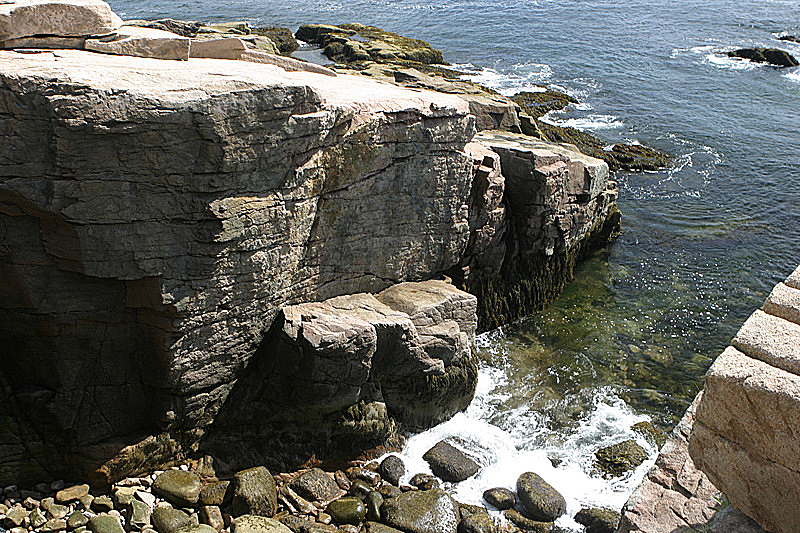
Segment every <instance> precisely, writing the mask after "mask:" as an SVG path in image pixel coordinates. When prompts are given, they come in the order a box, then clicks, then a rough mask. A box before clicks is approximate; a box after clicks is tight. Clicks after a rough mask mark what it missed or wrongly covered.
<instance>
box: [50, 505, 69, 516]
mask: <svg viewBox="0 0 800 533" xmlns="http://www.w3.org/2000/svg"><path fill="white" fill-rule="evenodd" d="M67 513H69V507H67V506H65V505H60V504H57V503H54V504H53V505H51V506H50V507H48V508H47V516H49V517H50V518H64V517H66V516H67Z"/></svg>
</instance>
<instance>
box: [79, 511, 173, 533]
mask: <svg viewBox="0 0 800 533" xmlns="http://www.w3.org/2000/svg"><path fill="white" fill-rule="evenodd" d="M88 527H89V530H90V531H92V532H93V533H125V530H124V529H123V528H122V524H121V523H120V521H119V518H118V517H116V516H113V515H110V514H99V515H97V516H93V517H92V518H90V519H89V523H88ZM159 533H174V531H167V530H164V531H162V530H159Z"/></svg>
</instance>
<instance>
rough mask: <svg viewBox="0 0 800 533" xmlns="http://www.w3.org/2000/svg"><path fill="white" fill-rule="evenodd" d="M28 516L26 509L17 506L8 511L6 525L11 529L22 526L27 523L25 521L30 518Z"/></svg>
mask: <svg viewBox="0 0 800 533" xmlns="http://www.w3.org/2000/svg"><path fill="white" fill-rule="evenodd" d="M28 514H29V513H28V511H27V510H26V509H25V508H24V507H22V506H21V505H15V506H14V507H12V508H11V509H9V510H8V511H6V517H5V519H4V522H5V525H6V526H7V527H9V528H12V527H18V526H21V525H22V524H23V522H25V519H26V518H28Z"/></svg>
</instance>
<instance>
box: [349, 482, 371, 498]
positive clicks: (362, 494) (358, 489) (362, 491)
mask: <svg viewBox="0 0 800 533" xmlns="http://www.w3.org/2000/svg"><path fill="white" fill-rule="evenodd" d="M370 492H372V487H370V486H369V485H368V484H367V482H366V481H364V480H363V479H357V480H355V481H353V484H352V485H350V490H349V491H347V493H348V494H349V495H350V496H355V497H356V498H359V499H361V500H363V499H364V498H366V496H367V494H369V493H370Z"/></svg>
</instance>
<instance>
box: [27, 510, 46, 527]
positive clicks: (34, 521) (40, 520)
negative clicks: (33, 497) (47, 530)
mask: <svg viewBox="0 0 800 533" xmlns="http://www.w3.org/2000/svg"><path fill="white" fill-rule="evenodd" d="M28 520H30V523H31V526H32V527H33V528H34V529H38V528H40V527H42V526H43V525H44V523H45V522H47V518H46V517H45V516H44V514H42V512H41V511H40V510H39V509H38V508H36V509H33V510H31V513H30V514H29V515H28Z"/></svg>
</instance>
